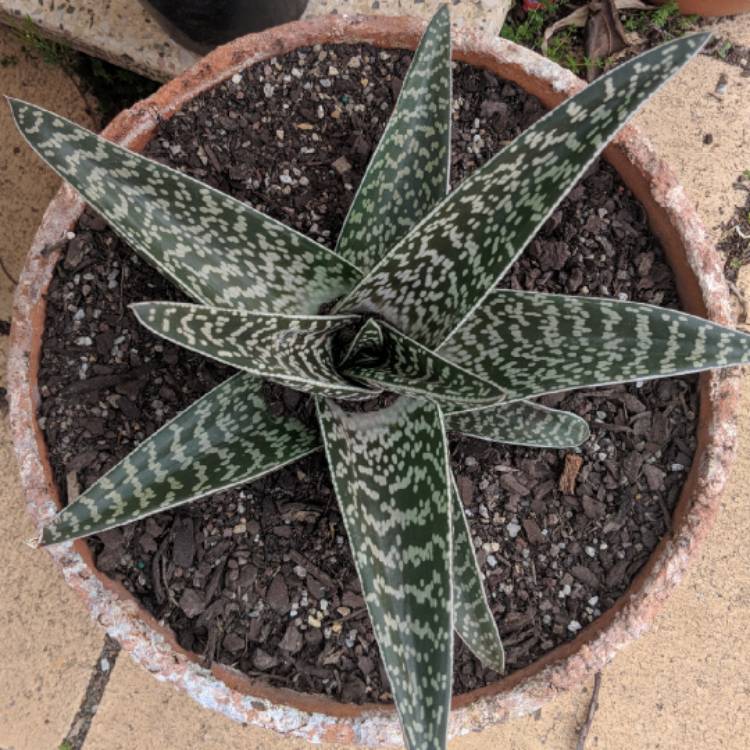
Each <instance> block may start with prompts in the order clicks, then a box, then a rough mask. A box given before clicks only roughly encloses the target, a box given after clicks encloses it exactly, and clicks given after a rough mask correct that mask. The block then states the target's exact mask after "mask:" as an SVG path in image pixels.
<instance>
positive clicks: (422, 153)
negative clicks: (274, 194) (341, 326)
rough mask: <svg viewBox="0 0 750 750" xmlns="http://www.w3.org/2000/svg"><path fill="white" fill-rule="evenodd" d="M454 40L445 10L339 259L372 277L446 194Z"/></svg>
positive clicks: (420, 54) (425, 40)
mask: <svg viewBox="0 0 750 750" xmlns="http://www.w3.org/2000/svg"><path fill="white" fill-rule="evenodd" d="M450 57H451V39H450V13H449V12H448V7H447V6H445V5H444V6H441V8H440V9H439V10H438V11H437V13H435V15H434V16H433V18H432V20H431V21H430V24H429V25H428V27H427V30H426V31H425V33H424V36H423V37H422V41H421V42H420V44H419V47H418V48H417V51H416V52H415V53H414V59H413V60H412V63H411V66H410V67H409V71H408V73H407V74H406V77H405V78H404V82H403V85H402V86H401V92H400V93H399V96H398V101H397V102H396V106H395V108H394V110H393V113H392V114H391V117H390V120H389V121H388V124H387V125H386V128H385V131H384V132H383V135H382V137H381V138H380V141H379V143H378V145H377V148H376V149H375V152H374V153H373V155H372V158H371V159H370V163H369V164H368V167H367V172H366V173H365V176H364V177H363V179H362V182H361V183H360V186H359V189H358V190H357V194H356V195H355V197H354V201H353V202H352V205H351V207H350V209H349V213H348V215H347V217H346V221H345V222H344V226H343V228H342V230H341V234H340V235H339V240H338V244H337V246H336V251H337V252H338V253H339V254H340V255H341V256H343V257H344V258H346V259H347V260H349V261H351V262H352V263H353V264H354V265H355V266H357V267H358V268H361V269H362V270H364V271H369V270H370V269H371V268H372V267H373V266H374V265H375V264H376V263H377V262H378V261H380V260H381V258H383V257H384V256H385V255H386V254H387V253H388V251H390V250H391V248H392V247H393V246H394V245H395V244H396V242H397V241H398V240H400V239H401V238H402V237H403V236H404V235H406V233H407V232H408V231H409V230H410V229H411V228H412V226H414V224H415V223H416V222H417V221H419V220H420V219H421V218H422V217H423V216H425V214H426V213H427V212H428V211H429V210H430V209H431V208H432V207H433V206H434V205H435V204H436V203H437V202H438V201H440V200H442V199H443V198H444V197H445V194H446V193H447V191H448V177H449V173H450V121H451V67H450V66H451V61H450Z"/></svg>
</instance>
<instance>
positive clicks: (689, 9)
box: [652, 0, 750, 16]
mask: <svg viewBox="0 0 750 750" xmlns="http://www.w3.org/2000/svg"><path fill="white" fill-rule="evenodd" d="M652 2H655V3H657V4H658V5H664V4H665V3H667V2H669V0H652ZM677 5H678V6H679V7H680V12H681V13H683V14H685V15H690V14H693V13H695V14H697V15H699V16H736V15H737V14H738V13H750V0H677Z"/></svg>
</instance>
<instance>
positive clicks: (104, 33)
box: [0, 0, 198, 81]
mask: <svg viewBox="0 0 750 750" xmlns="http://www.w3.org/2000/svg"><path fill="white" fill-rule="evenodd" d="M27 18H30V19H31V20H32V21H33V22H34V24H35V25H36V26H37V27H38V28H39V31H40V33H41V34H43V35H44V36H49V37H51V38H54V39H57V40H59V41H62V42H65V43H66V44H69V45H71V46H72V47H75V48H76V49H79V50H81V51H82V52H86V53H87V54H90V55H94V56H95V57H101V58H102V59H104V60H108V61H109V62H112V63H114V64H115V65H120V66H121V67H123V68H128V69H130V70H134V71H135V72H136V73H141V74H143V75H145V76H147V77H149V78H153V79H154V80H157V81H166V80H168V79H170V78H173V77H174V76H176V75H178V74H179V73H181V72H182V71H183V70H185V69H187V68H189V67H190V66H191V65H192V64H193V63H194V62H195V61H196V60H197V59H198V57H197V56H196V55H195V54H194V53H192V52H190V51H189V50H187V49H185V48H184V47H182V46H180V45H179V44H177V43H176V42H174V41H172V40H171V39H170V38H169V36H168V35H167V34H166V32H164V31H163V30H162V29H161V27H160V26H159V24H158V23H157V22H156V21H155V20H154V19H153V18H152V17H151V16H150V15H149V14H148V13H147V12H146V10H145V9H144V8H143V6H142V5H141V4H140V3H139V2H138V0H0V21H3V22H5V23H9V24H13V25H18V24H19V23H23V22H24V19H27Z"/></svg>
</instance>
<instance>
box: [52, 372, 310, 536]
mask: <svg viewBox="0 0 750 750" xmlns="http://www.w3.org/2000/svg"><path fill="white" fill-rule="evenodd" d="M262 387H263V385H262V383H261V382H260V381H259V380H257V379H256V378H254V377H252V376H251V375H246V374H245V373H240V374H238V375H234V376H232V377H231V378H229V379H228V380H225V381H224V382H223V383H222V384H221V385H219V386H217V387H216V388H214V389H213V390H212V391H209V392H208V393H207V394H206V395H205V396H203V397H202V398H200V399H199V400H198V401H196V402H195V403H194V404H192V406H190V407H188V408H187V409H186V410H185V411H183V412H182V413H181V414H178V415H177V416H176V417H175V418H174V419H173V420H172V421H171V422H168V423H167V424H165V425H164V426H163V427H161V428H160V429H159V430H157V431H156V432H155V433H154V434H153V435H151V436H150V437H148V438H146V440H145V441H144V442H142V443H141V444H140V445H139V446H138V447H137V448H136V449H135V450H134V451H133V452H132V453H130V454H129V455H128V456H126V457H125V458H124V459H123V460H122V461H121V462H120V463H118V464H117V465H116V466H114V467H113V468H112V469H110V470H109V471H108V472H107V473H106V474H105V475H104V476H103V477H102V478H101V479H99V480H98V481H97V482H95V483H94V484H93V485H92V486H91V487H89V488H88V489H87V490H86V491H85V492H84V493H83V494H82V495H80V496H79V497H78V499H77V500H75V502H72V503H71V504H70V505H68V507H67V508H65V509H64V510H62V511H61V512H60V513H59V514H58V515H57V516H56V517H55V518H54V520H53V521H52V522H51V523H50V524H49V525H48V526H46V527H45V529H44V531H43V532H42V539H41V541H42V543H43V544H56V543H58V542H65V541H68V540H70V539H76V538H78V537H81V536H86V535H88V534H93V533H95V532H98V531H104V530H106V529H111V528H113V527H115V526H121V525H122V524H125V523H129V522H130V521H135V520H137V519H139V518H143V517H144V516H149V515H151V514H152V513H158V512H159V511H162V510H166V509H167V508H174V507H175V506H177V505H182V504H183V503H187V502H190V501H191V500H197V499H198V498H200V497H204V496H205V495H209V494H211V493H213V492H219V491H221V490H227V489H229V488H230V487H234V486H236V485H239V484H244V483H245V482H249V481H251V480H253V479H257V478H258V477H260V476H263V475H264V474H267V473H269V472H271V471H274V470H275V469H278V468H279V467H281V466H283V465H285V464H288V463H291V462H292V461H296V460H297V459H299V458H302V457H303V456H306V455H308V454H309V453H311V452H313V451H315V450H318V449H319V447H320V440H319V438H318V437H317V436H316V435H315V434H314V433H312V432H311V431H310V430H309V429H308V428H307V427H305V426H304V425H303V424H302V423H300V422H298V421H297V420H295V419H291V418H289V417H283V418H282V417H273V416H271V415H270V414H269V410H268V406H267V405H266V403H265V400H264V399H263V394H262Z"/></svg>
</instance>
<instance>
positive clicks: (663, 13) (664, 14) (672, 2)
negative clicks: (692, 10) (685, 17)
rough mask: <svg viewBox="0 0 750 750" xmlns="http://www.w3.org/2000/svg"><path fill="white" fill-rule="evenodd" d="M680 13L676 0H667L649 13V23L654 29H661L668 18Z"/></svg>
mask: <svg viewBox="0 0 750 750" xmlns="http://www.w3.org/2000/svg"><path fill="white" fill-rule="evenodd" d="M679 15H680V9H679V7H678V6H677V0H669V2H668V3H664V5H662V6H661V7H659V8H657V9H656V10H655V11H653V13H652V14H651V25H652V26H653V27H654V28H656V29H663V28H664V27H665V26H666V25H667V23H668V22H669V20H670V19H672V18H675V17H676V16H679Z"/></svg>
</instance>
